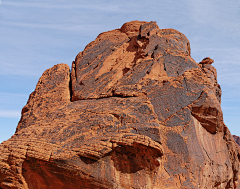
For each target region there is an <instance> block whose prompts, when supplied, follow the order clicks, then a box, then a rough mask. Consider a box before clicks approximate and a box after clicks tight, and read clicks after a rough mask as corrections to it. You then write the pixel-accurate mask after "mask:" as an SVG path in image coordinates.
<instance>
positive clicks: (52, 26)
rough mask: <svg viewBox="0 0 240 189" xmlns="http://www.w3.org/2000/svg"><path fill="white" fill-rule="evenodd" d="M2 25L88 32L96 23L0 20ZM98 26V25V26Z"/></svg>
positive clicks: (93, 28)
mask: <svg viewBox="0 0 240 189" xmlns="http://www.w3.org/2000/svg"><path fill="white" fill-rule="evenodd" d="M1 24H2V25H6V26H16V27H26V28H34V29H52V30H65V31H71V32H73V31H74V32H77V31H78V32H79V31H81V32H84V33H86V32H90V31H93V30H95V28H96V27H98V26H97V25H96V24H94V25H87V24H84V25H76V24H74V23H73V24H69V23H67V24H62V23H59V24H52V23H49V24H45V23H27V22H11V21H1ZM99 27H100V26H99Z"/></svg>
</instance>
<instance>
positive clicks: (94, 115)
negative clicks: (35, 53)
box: [0, 21, 240, 189]
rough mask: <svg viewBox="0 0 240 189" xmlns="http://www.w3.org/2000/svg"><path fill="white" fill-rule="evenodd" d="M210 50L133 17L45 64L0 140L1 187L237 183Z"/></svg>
mask: <svg viewBox="0 0 240 189" xmlns="http://www.w3.org/2000/svg"><path fill="white" fill-rule="evenodd" d="M211 63H213V60H212V59H210V58H206V59H203V61H201V62H200V63H199V64H197V63H196V62H195V61H194V60H193V59H192V58H191V56H190V43H189V41H188V39H187V38H186V37H185V36H184V35H183V34H182V33H180V32H178V31H176V30H173V29H159V27H158V26H157V24H156V22H139V21H133V22H128V23H125V24H124V25H123V26H122V27H121V29H116V30H113V31H109V32H105V33H102V34H100V35H99V36H98V37H97V38H96V40H95V41H93V42H91V43H90V44H89V45H87V46H86V48H85V50H84V51H83V52H81V53H79V54H78V55H77V57H76V60H75V61H74V62H73V63H72V72H71V73H70V70H69V68H68V66H67V65H65V64H59V65H55V66H54V67H52V68H50V69H48V70H46V71H45V72H44V73H43V75H42V77H41V78H40V79H39V82H38V84H37V86H36V89H35V91H34V92H33V93H32V94H31V95H30V97H29V100H28V102H27V105H26V106H25V107H24V108H23V110H22V117H21V120H20V122H19V124H18V126H17V130H16V133H15V134H14V135H13V136H12V137H11V138H10V139H9V140H8V141H5V142H3V143H2V144H1V145H0V152H1V153H0V187H1V188H24V189H40V188H57V189H63V188H70V189H71V188H72V189H73V188H74V189H75V188H126V189H127V188H149V189H150V188H156V189H158V188H216V189H217V188H240V185H239V158H240V152H239V148H238V147H237V145H236V143H235V141H234V139H233V137H232V136H231V134H230V132H229V130H228V128H227V127H226V125H225V124H224V122H223V115H222V111H221V104H220V102H221V89H220V86H219V84H218V83H217V72H216V69H215V68H214V67H213V66H212V65H211Z"/></svg>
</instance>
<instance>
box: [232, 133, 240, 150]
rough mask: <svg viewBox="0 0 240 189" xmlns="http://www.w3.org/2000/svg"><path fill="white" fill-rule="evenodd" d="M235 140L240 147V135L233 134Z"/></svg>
mask: <svg viewBox="0 0 240 189" xmlns="http://www.w3.org/2000/svg"><path fill="white" fill-rule="evenodd" d="M233 138H234V140H235V141H236V143H237V144H238V146H239V147H240V137H239V136H236V135H233Z"/></svg>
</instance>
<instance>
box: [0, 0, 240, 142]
mask: <svg viewBox="0 0 240 189" xmlns="http://www.w3.org/2000/svg"><path fill="white" fill-rule="evenodd" d="M132 20H140V21H157V24H158V25H159V27H160V28H174V29H177V30H179V31H180V32H182V33H184V34H185V35H186V36H187V38H188V39H189V40H190V44H191V51H192V57H193V58H194V59H195V61H196V62H200V61H201V60H202V59H203V58H205V57H208V56H209V57H211V58H212V59H214V60H215V63H214V64H213V66H214V67H216V68H217V71H218V82H219V83H220V85H221V87H222V90H223V95H222V110H223V113H224V121H225V123H226V124H227V126H228V127H229V129H230V131H231V133H232V134H235V135H238V136H240V97H239V94H240V85H239V83H240V45H239V44H240V1H239V0H231V1H226V0H221V1H219V0H178V1H175V0H168V1H159V0H148V1H146V0H138V1H136V0H121V1H113V0H101V1H100V0H99V1H97V0H95V1H93V0H88V1H83V0H79V1H75V0H41V1H36V0H22V1H19V0H18V1H17V0H0V142H2V141H4V140H7V139H8V138H10V137H11V135H13V134H14V132H15V129H16V126H17V124H18V121H19V119H20V115H21V109H22V107H23V106H24V105H25V104H26V102H27V100H28V96H29V94H30V93H31V92H32V91H33V90H34V89H35V86H36V84H37V81H38V79H39V78H40V77H41V74H42V73H43V72H44V71H45V70H46V69H48V68H50V67H52V66H53V65H55V64H58V63H67V64H68V65H71V62H72V61H73V60H74V59H75V56H76V55H77V54H78V53H79V52H80V51H82V50H83V49H84V47H85V46H86V45H87V44H88V43H89V42H91V41H92V40H94V39H95V38H96V37H97V35H98V34H99V33H101V32H104V31H108V30H112V29H116V28H119V27H121V25H122V24H123V23H125V22H128V21H132Z"/></svg>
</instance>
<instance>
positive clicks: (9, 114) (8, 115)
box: [0, 110, 21, 118]
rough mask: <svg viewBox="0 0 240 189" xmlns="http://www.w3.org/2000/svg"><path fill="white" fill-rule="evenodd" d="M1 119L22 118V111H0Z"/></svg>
mask: <svg viewBox="0 0 240 189" xmlns="http://www.w3.org/2000/svg"><path fill="white" fill-rule="evenodd" d="M0 117H2V118H20V117H21V110H0Z"/></svg>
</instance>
